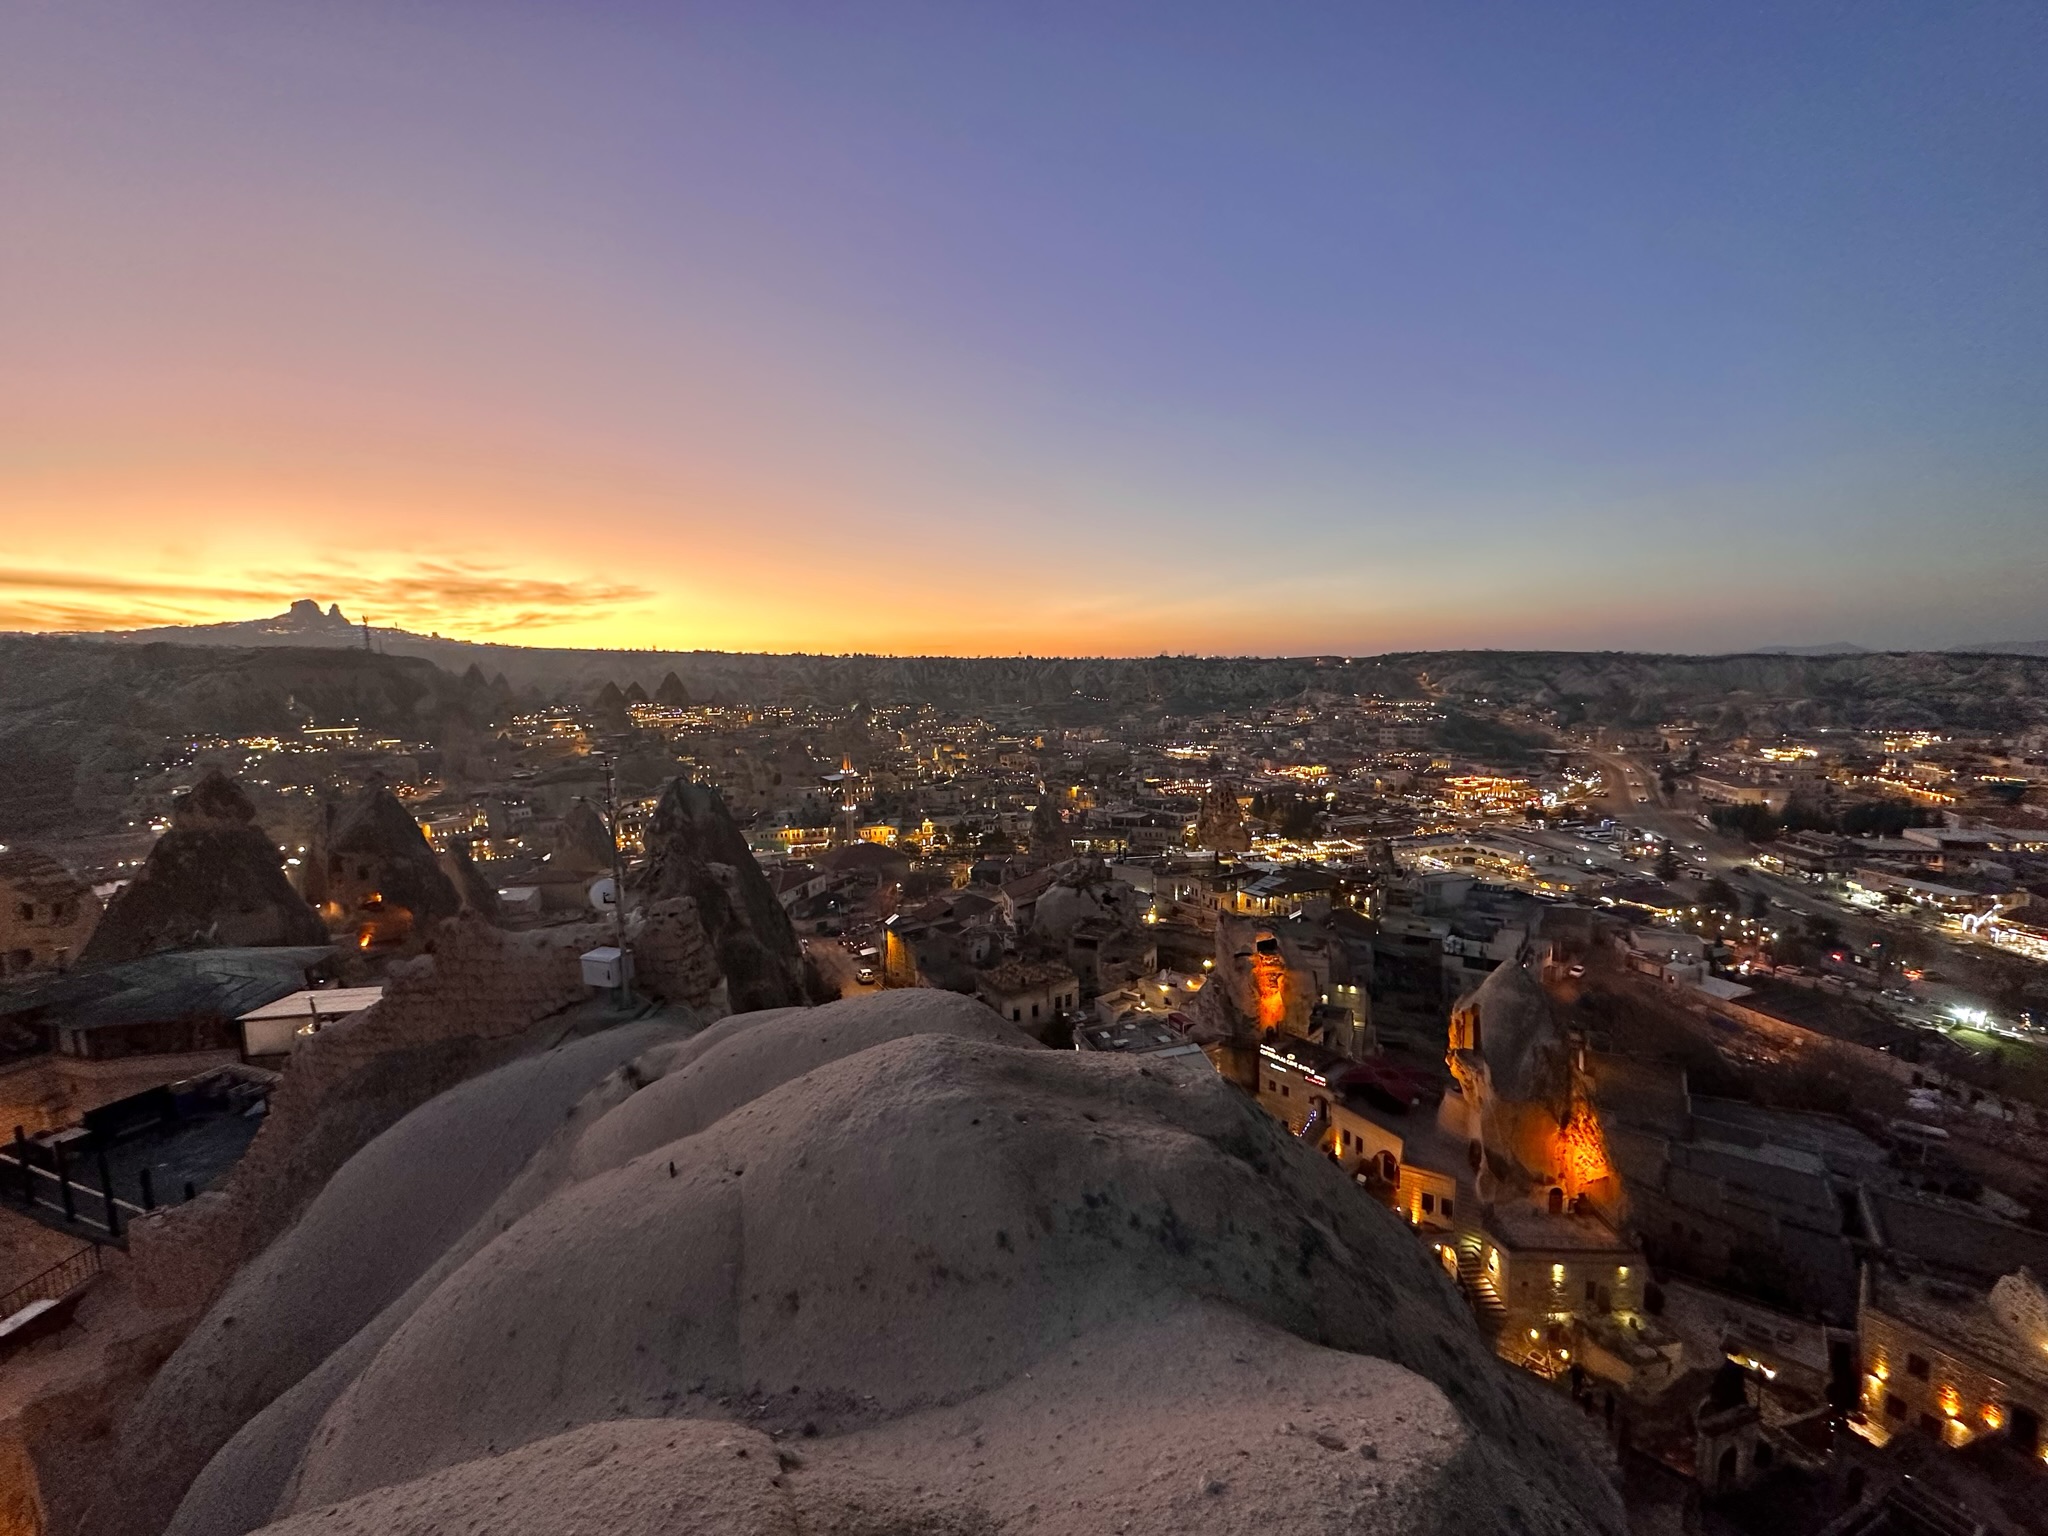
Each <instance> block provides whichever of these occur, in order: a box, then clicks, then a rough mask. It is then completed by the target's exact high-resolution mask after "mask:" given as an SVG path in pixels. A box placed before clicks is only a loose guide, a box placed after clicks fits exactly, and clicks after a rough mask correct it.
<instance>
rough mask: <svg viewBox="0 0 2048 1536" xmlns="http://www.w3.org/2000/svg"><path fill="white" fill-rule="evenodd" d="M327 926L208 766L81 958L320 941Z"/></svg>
mask: <svg viewBox="0 0 2048 1536" xmlns="http://www.w3.org/2000/svg"><path fill="white" fill-rule="evenodd" d="M326 942H327V930H326V928H325V927H324V926H323V925H322V924H321V922H320V919H319V918H318V917H317V916H315V915H314V913H313V910H312V908H310V907H308V906H307V905H306V903H305V900H304V899H303V898H302V897H301V896H300V895H299V893H298V892H297V891H295V890H293V889H292V885H291V881H289V880H288V879H286V878H285V873H284V860H283V857H282V855H280V854H279V852H278V850H277V845H276V844H275V843H273V842H272V841H271V840H270V834H268V833H267V832H265V831H264V830H263V829H262V828H261V827H260V826H258V825H257V824H256V808H255V807H254V806H252V805H251V804H250V803H249V797H248V796H247V795H245V794H243V793H242V791H241V789H240V787H239V786H238V785H236V783H235V782H234V780H232V779H230V778H228V777H227V776H226V775H225V774H223V773H221V772H220V771H219V770H217V769H216V770H213V771H211V772H209V773H208V774H207V775H206V776H205V777H204V778H202V779H201V780H200V781H199V782H198V783H197V784H196V785H194V786H193V787H192V789H190V790H189V791H187V792H186V793H185V794H183V795H181V796H179V798H178V799H177V801H176V802H175V803H174V804H173V805H172V808H171V826H170V830H169V831H167V832H165V833H164V835H163V836H162V837H160V838H158V839H157V842H156V846H155V847H154V848H152V849H151V850H150V852H149V860H148V862H147V863H145V864H144V865H143V867H142V873H141V874H139V875H137V876H136V877H135V879H134V881H133V882H131V883H130V884H129V886H128V887H127V889H126V890H124V891H122V892H121V893H120V894H119V895H118V896H116V897H115V898H114V900H113V902H112V904H111V905H110V906H109V907H108V908H107V911H106V915H105V916H104V917H102V918H101V919H100V925H99V927H98V928H96V929H95V930H94V931H93V936H92V938H91V939H90V940H89V941H88V942H87V943H86V946H85V949H84V951H83V952H82V953H81V954H80V955H79V964H81V965H119V964H121V963H123V962H124V961H128V960H139V959H140V958H142V957H143V956H144V955H149V954H154V953H156V952H157V951H159V950H166V949H213V948H222V947H227V946H238V945H269V944H324V943H326Z"/></svg>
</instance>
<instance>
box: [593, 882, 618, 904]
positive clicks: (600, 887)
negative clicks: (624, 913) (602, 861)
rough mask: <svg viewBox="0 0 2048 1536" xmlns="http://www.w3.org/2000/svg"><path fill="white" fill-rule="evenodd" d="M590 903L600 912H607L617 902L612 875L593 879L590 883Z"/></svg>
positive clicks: (616, 891)
mask: <svg viewBox="0 0 2048 1536" xmlns="http://www.w3.org/2000/svg"><path fill="white" fill-rule="evenodd" d="M590 904H591V905H592V906H593V907H595V908H597V910H598V911H600V912H609V911H611V909H612V908H613V907H615V906H617V905H618V904H619V890H618V887H617V886H615V885H613V884H612V877H611V876H610V875H606V876H605V877H604V878H603V879H602V880H593V881H592V882H591V885H590Z"/></svg>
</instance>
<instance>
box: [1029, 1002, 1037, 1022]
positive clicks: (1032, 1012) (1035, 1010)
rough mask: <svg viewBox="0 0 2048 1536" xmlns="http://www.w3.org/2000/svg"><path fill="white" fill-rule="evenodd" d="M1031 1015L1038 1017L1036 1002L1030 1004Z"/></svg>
mask: <svg viewBox="0 0 2048 1536" xmlns="http://www.w3.org/2000/svg"><path fill="white" fill-rule="evenodd" d="M1031 1017H1033V1018H1034V1019H1035V1018H1037V1017H1038V1004H1036V1003H1033V1004H1032V1005H1031Z"/></svg>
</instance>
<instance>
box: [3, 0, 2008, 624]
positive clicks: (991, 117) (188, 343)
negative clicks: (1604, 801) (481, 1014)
mask: <svg viewBox="0 0 2048 1536" xmlns="http://www.w3.org/2000/svg"><path fill="white" fill-rule="evenodd" d="M2044 166H2048V8H2043V7H2042V6H2040V5H2038V4H2027V5H1989V6H1980V5H1970V4H1962V3H1942V4H1925V5H1915V6H1904V5H1890V4H1882V3H1871V4H1853V5H1851V4H1831V5H1799V4H1773V5H1738V4H1727V3H1723V4H1716V5H1699V6H1684V5H1655V6H1642V5H1621V4H1616V5H1528V4H1500V5H1461V4H1455V3H1436V4H1432V5H1429V6H1401V7H1395V6H1371V5H1363V4H1348V5H1334V4H1333V5H1309V4H1279V3H1275V4H1264V5H1245V4H1237V5H1228V6H1225V5H1205V4H1195V3H1189V0H1181V3H1177V4H1161V5H1140V4H1128V5H1104V4H1089V5H1080V4H1075V5H1065V4H1057V3H1050V4H1033V5H989V4H964V5H963V4H957V3H956V4H928V5H907V4H862V5H832V6H826V5H810V6H790V5H781V4H776V3H773V0H749V3H746V4H733V5H723V4H721V5H684V4H674V5H651V4H650V5H628V4H608V3H604V0H581V3H577V4H573V5H572V4H546V5H538V4H516V3H506V0H498V3H492V4H481V3H467V0H440V3H409V4H393V3H383V0H347V3H346V4H340V5H333V4H327V5H315V4H292V3H283V0H265V3H261V4H257V3H227V0H215V3H185V0H149V3H141V0H131V3H119V4H108V3H93V0H65V3H61V4H60V3H56V0H47V3H45V0H0V206H4V207H5V209H6V210H7V212H6V214H5V217H4V219H0V518H4V528H5V534H6V543H5V546H4V548H0V625H9V626H13V627H26V628H84V627H102V626H103V625H105V624H108V623H132V622H147V621H161V620H167V619H186V618H192V619H200V618H220V617H246V616H250V615H252V614H254V613H259V612H264V611H269V610H273V609H274V608H275V607H276V606H278V603H279V601H281V600H282V599H283V598H285V597H289V596H295V595H300V594H302V593H303V594H308V595H314V596H319V597H321V598H323V599H328V600H338V601H340V602H341V603H342V604H343V606H344V607H345V608H347V609H348V610H349V611H350V612H351V613H354V612H356V611H357V610H358V609H359V608H363V607H368V608H369V610H370V611H371V613H372V615H373V617H377V618H379V619H380V620H383V619H388V620H390V621H391V622H400V623H406V624H408V625H410V626H413V627H421V628H437V629H441V630H444V631H446V632H450V633H461V634H471V635H477V636H480V637H481V636H495V637H498V638H519V637H521V636H525V637H527V638H531V639H533V640H536V641H545V642H548V643H589V644H599V643H604V644H638V645H648V644H660V645H672V646H689V645H707V646H722V647H737V648H749V649H753V648H759V649H772V650H792V649H813V650H819V649H822V650H850V649H860V650H892V651H905V650H947V651H965V652H990V651H1020V650H1029V651H1037V652H1098V651H1107V652H1124V653H1131V652H1155V651H1161V650H1175V651H1180V650H1192V651H1255V652H1283V651H1297V652H1298V651H1305V650H1349V651H1370V650H1380V649H1388V648H1396V647H1421V646H1455V645H1505V646H1519V645H1567V646H1601V647H1605V646H1628V647H1650V648H1659V649H1730V648H1739V647H1742V646H1746V645H1755V644H1765V643H1806V642H1817V641H1829V640H1836V639H1849V640H1855V641H1859V642H1861V643H1864V644H1870V645H1890V646H1907V645H1946V644H1955V643H1963V642H1969V641H1976V640H1999V639H2039V638H2048V602H2044V598H2048V370H2044V366H2043V365H2044V361H2048V175H2044V171H2043V167H2044Z"/></svg>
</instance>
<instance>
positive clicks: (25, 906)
mask: <svg viewBox="0 0 2048 1536" xmlns="http://www.w3.org/2000/svg"><path fill="white" fill-rule="evenodd" d="M14 915H15V916H16V917H18V918H20V919H21V920H22V921H23V922H24V923H32V922H34V921H35V920H36V904H35V903H34V902H32V901H24V902H22V903H21V904H20V905H19V906H17V907H16V908H15V909H14Z"/></svg>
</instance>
